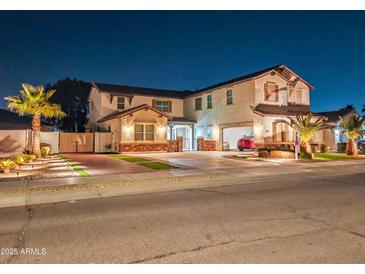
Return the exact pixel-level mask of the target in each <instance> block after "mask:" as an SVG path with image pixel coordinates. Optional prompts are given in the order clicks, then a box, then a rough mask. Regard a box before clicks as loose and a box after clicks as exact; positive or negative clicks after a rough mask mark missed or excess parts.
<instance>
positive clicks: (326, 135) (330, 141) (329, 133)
mask: <svg viewBox="0 0 365 274" xmlns="http://www.w3.org/2000/svg"><path fill="white" fill-rule="evenodd" d="M317 114H319V115H322V116H324V117H327V119H326V123H327V124H329V125H330V126H331V128H330V129H326V130H324V131H323V141H324V143H325V144H326V145H328V146H330V149H331V150H334V149H336V148H337V144H338V143H347V142H348V139H347V137H346V136H345V135H344V134H343V133H342V130H341V128H340V127H339V124H340V122H341V121H340V116H341V117H342V118H344V119H346V118H347V117H349V116H350V115H353V114H356V115H359V114H358V113H357V112H356V110H355V109H354V108H353V107H352V106H347V107H345V108H341V109H339V110H335V111H326V112H319V113H317Z"/></svg>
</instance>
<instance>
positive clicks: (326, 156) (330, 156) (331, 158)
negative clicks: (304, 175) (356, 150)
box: [314, 153, 365, 161]
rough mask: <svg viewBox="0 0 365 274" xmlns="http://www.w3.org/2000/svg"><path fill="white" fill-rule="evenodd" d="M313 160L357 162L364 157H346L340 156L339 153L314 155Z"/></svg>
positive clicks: (344, 155) (364, 157)
mask: <svg viewBox="0 0 365 274" xmlns="http://www.w3.org/2000/svg"><path fill="white" fill-rule="evenodd" d="M314 159H321V160H329V161H336V160H358V159H365V156H364V155H359V156H357V157H354V156H348V155H346V154H341V153H315V154H314Z"/></svg>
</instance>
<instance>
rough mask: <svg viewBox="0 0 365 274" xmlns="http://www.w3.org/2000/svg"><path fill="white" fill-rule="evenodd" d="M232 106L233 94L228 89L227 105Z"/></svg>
mask: <svg viewBox="0 0 365 274" xmlns="http://www.w3.org/2000/svg"><path fill="white" fill-rule="evenodd" d="M232 104H233V93H232V90H231V89H229V90H227V105H232Z"/></svg>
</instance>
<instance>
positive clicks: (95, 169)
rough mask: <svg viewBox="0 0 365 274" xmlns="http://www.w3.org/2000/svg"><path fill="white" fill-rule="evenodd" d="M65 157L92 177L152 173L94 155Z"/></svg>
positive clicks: (77, 154)
mask: <svg viewBox="0 0 365 274" xmlns="http://www.w3.org/2000/svg"><path fill="white" fill-rule="evenodd" d="M64 156H65V157H66V158H68V159H70V160H71V161H73V162H74V163H77V164H78V165H79V166H81V167H82V168H84V169H85V170H86V171H87V172H88V173H89V174H90V175H92V176H95V175H111V174H131V173H143V172H151V170H150V169H148V168H146V167H144V166H140V165H136V164H134V163H129V162H127V161H122V160H119V159H114V158H112V157H110V156H108V155H102V154H94V153H65V154H64Z"/></svg>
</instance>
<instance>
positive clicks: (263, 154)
mask: <svg viewBox="0 0 365 274" xmlns="http://www.w3.org/2000/svg"><path fill="white" fill-rule="evenodd" d="M258 156H259V157H260V158H267V157H269V156H270V155H269V152H268V151H267V150H259V152H258Z"/></svg>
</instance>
